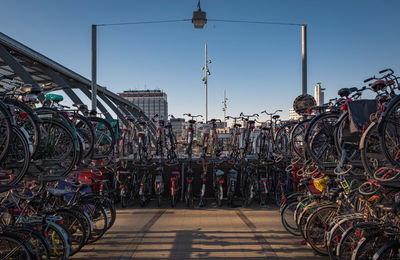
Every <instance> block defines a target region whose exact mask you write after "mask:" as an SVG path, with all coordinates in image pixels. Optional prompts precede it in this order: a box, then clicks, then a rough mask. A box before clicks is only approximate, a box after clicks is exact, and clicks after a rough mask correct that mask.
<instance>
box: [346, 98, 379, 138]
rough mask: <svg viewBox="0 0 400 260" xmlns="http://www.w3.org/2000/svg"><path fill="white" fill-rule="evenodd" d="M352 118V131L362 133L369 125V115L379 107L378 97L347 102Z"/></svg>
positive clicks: (350, 117)
mask: <svg viewBox="0 0 400 260" xmlns="http://www.w3.org/2000/svg"><path fill="white" fill-rule="evenodd" d="M347 108H348V110H349V119H350V133H362V132H363V129H364V128H365V127H366V126H368V125H369V123H370V121H369V116H370V115H371V114H372V113H375V112H376V111H377V109H378V103H377V101H376V99H361V100H355V101H349V102H347Z"/></svg>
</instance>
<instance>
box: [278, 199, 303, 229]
mask: <svg viewBox="0 0 400 260" xmlns="http://www.w3.org/2000/svg"><path fill="white" fill-rule="evenodd" d="M297 204H298V202H297V201H292V202H290V203H288V204H286V205H285V206H284V207H283V209H282V212H281V221H282V225H283V227H284V228H285V229H286V230H287V231H288V232H289V233H290V234H292V235H295V236H300V235H301V234H300V230H299V229H298V228H297V225H296V222H295V219H294V213H295V210H296V207H297Z"/></svg>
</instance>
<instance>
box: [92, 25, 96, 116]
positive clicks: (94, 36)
mask: <svg viewBox="0 0 400 260" xmlns="http://www.w3.org/2000/svg"><path fill="white" fill-rule="evenodd" d="M96 109H97V25H95V24H92V111H96Z"/></svg>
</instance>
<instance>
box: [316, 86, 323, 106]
mask: <svg viewBox="0 0 400 260" xmlns="http://www.w3.org/2000/svg"><path fill="white" fill-rule="evenodd" d="M324 90H325V89H324V88H322V87H321V83H317V85H315V89H314V97H315V101H316V102H317V106H321V105H323V104H324Z"/></svg>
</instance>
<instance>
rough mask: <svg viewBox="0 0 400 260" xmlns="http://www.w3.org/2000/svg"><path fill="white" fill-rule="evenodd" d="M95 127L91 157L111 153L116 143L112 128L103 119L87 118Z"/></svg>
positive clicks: (99, 156)
mask: <svg viewBox="0 0 400 260" xmlns="http://www.w3.org/2000/svg"><path fill="white" fill-rule="evenodd" d="M88 119H89V120H90V121H91V122H92V125H93V127H94V129H95V133H96V135H95V136H96V139H95V142H94V149H93V158H96V159H98V158H104V157H107V156H108V155H110V154H111V152H113V150H114V146H115V143H116V138H115V133H114V129H113V127H112V126H111V124H110V123H108V122H107V121H106V120H105V119H103V118H99V117H89V118H88Z"/></svg>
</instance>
